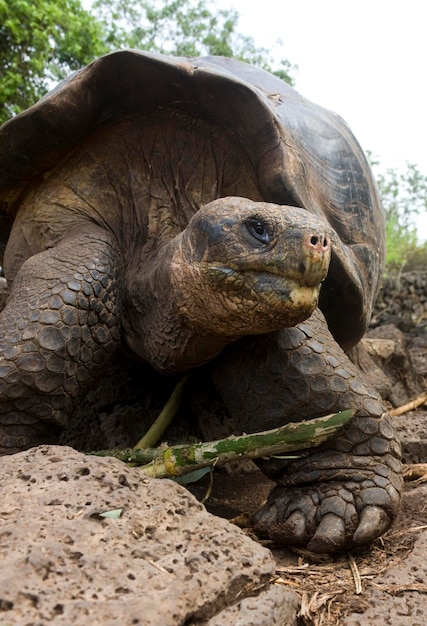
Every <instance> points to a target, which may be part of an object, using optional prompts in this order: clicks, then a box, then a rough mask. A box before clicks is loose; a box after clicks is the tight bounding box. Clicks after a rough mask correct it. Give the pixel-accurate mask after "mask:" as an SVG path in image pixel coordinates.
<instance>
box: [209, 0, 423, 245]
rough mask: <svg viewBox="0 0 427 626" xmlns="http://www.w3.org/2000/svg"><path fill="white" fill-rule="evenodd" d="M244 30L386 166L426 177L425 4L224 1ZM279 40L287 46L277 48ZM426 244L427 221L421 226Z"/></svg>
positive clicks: (408, 0) (405, 0)
mask: <svg viewBox="0 0 427 626" xmlns="http://www.w3.org/2000/svg"><path fill="white" fill-rule="evenodd" d="M217 6H218V7H220V8H227V9H229V8H231V7H234V8H236V9H237V11H238V13H239V14H240V19H239V23H238V31H239V32H240V33H242V34H244V35H250V36H251V37H253V38H254V40H255V43H256V45H257V46H262V47H265V48H267V49H274V53H275V54H276V56H277V57H278V58H286V59H288V60H289V61H290V62H291V63H293V64H296V65H298V72H297V73H296V85H295V86H296V89H297V90H298V91H299V92H300V93H301V94H302V95H303V96H305V97H306V98H309V99H310V100H312V101H313V102H316V103H318V104H321V105H322V106H325V107H327V108H329V109H332V110H334V111H336V112H337V113H339V114H340V115H341V116H342V117H343V118H344V119H345V120H346V122H347V123H348V124H349V126H350V128H351V129H352V130H353V132H354V134H355V136H356V137H357V139H358V140H359V142H360V143H361V145H362V147H363V148H364V149H365V150H370V151H371V152H372V153H373V154H374V155H376V156H378V158H379V161H380V163H381V164H382V165H383V166H384V167H390V166H391V167H395V166H396V167H399V168H402V169H404V168H405V163H406V162H410V163H416V164H417V165H418V166H419V168H420V170H421V172H422V173H423V174H427V67H426V66H427V3H426V2H424V0H353V1H352V2H350V1H349V0H347V1H346V0H258V1H255V0H218V4H217ZM278 40H279V41H280V42H281V45H277V42H278ZM418 235H419V238H420V240H424V239H427V215H425V216H423V218H421V219H420V220H419V221H418Z"/></svg>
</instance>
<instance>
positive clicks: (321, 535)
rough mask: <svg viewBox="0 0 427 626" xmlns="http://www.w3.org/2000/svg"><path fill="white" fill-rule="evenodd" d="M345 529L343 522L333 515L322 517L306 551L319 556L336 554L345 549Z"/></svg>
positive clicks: (328, 514)
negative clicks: (316, 553)
mask: <svg viewBox="0 0 427 626" xmlns="http://www.w3.org/2000/svg"><path fill="white" fill-rule="evenodd" d="M345 544H346V529H345V523H344V520H343V519H342V518H341V517H338V515H335V514H334V513H327V515H325V516H324V517H322V519H321V521H320V524H319V526H318V527H317V530H316V532H315V533H314V535H313V538H312V539H311V541H310V542H309V543H308V545H307V549H308V550H311V551H312V552H319V553H321V554H324V553H330V552H336V551H337V550H340V549H342V548H344V547H345Z"/></svg>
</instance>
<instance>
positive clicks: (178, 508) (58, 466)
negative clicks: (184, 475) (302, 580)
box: [0, 446, 296, 626]
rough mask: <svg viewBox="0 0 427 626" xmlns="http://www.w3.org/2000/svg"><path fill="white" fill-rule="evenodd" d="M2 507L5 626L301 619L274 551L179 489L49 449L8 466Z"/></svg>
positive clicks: (109, 462) (108, 462) (111, 463)
mask: <svg viewBox="0 0 427 626" xmlns="http://www.w3.org/2000/svg"><path fill="white" fill-rule="evenodd" d="M0 502H1V505H0V519H1V532H0V554H1V563H2V567H1V572H0V608H1V609H2V623H5V624H6V623H7V624H11V625H12V624H20V625H21V624H37V625H38V626H43V625H45V624H49V623H51V622H54V623H55V624H67V625H69V624H73V625H76V626H78V625H80V624H81V625H83V624H84V625H85V626H86V624H89V623H90V624H102V625H103V626H110V625H111V626H112V625H115V624H117V625H119V624H120V626H126V625H128V624H129V625H131V624H143V625H144V626H150V625H153V626H154V625H156V626H159V625H160V624H161V626H168V625H170V626H175V625H178V624H184V623H185V624H191V623H203V622H205V623H206V622H207V623H209V625H210V626H214V625H215V626H219V625H220V624H224V625H225V624H231V623H233V624H240V623H242V624H243V621H242V619H244V622H245V625H246V626H248V625H249V624H254V625H255V624H257V625H262V626H270V625H271V626H273V625H275V624H279V623H280V624H281V626H282V625H283V624H288V623H289V624H293V623H294V621H295V616H296V598H295V596H294V595H293V594H291V596H289V592H288V591H287V590H284V589H282V588H280V587H273V586H270V585H269V580H270V576H271V574H272V573H273V572H274V568H275V563H274V560H273V558H272V556H271V553H270V552H269V551H268V550H266V549H265V548H263V547H261V546H260V545H259V544H257V543H256V542H254V541H252V540H251V539H250V538H249V537H247V536H246V535H245V534H244V533H243V532H242V531H241V530H240V529H239V528H237V527H235V526H233V525H232V524H230V523H229V522H227V521H225V520H223V519H220V518H218V517H215V516H213V515H210V514H209V513H207V512H206V510H205V508H204V507H203V506H202V505H201V504H200V503H199V502H197V500H196V499H195V498H194V497H193V496H192V495H191V494H190V493H189V492H188V491H187V490H186V489H184V488H183V487H180V486H179V485H176V484H175V483H173V482H172V481H168V480H154V479H146V478H143V477H142V475H141V472H140V470H138V469H137V468H130V467H127V466H125V465H124V464H123V463H121V462H120V461H117V460H115V459H106V458H96V457H89V456H85V455H83V454H81V453H79V452H76V451H75V450H73V449H71V448H67V447H54V446H42V447H39V448H35V449H32V450H30V451H27V452H22V453H19V454H16V455H14V456H10V457H4V458H3V459H2V472H1V476H0ZM117 509H119V510H120V511H119V516H118V517H116V518H115V517H114V515H113V517H104V516H103V514H104V513H105V512H111V511H115V510H117ZM258 594H260V595H259V597H258V598H255V599H252V598H248V599H245V597H247V596H257V595H258ZM256 606H257V607H258V609H257V610H256ZM229 607H232V608H229ZM230 611H231V612H230ZM285 614H286V615H288V616H289V620H288V621H285V618H284V617H283V616H284V615H285ZM250 615H251V616H252V617H251V618H250V617H249V616H250ZM228 616H230V619H231V621H227V619H228ZM286 619H288V618H286ZM208 620H210V621H208ZM212 620H213V621H212Z"/></svg>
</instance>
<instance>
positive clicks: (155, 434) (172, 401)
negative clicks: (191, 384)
mask: <svg viewBox="0 0 427 626" xmlns="http://www.w3.org/2000/svg"><path fill="white" fill-rule="evenodd" d="M188 378H189V375H187V376H184V378H182V379H181V380H180V381H179V383H178V384H177V385H176V387H175V389H174V390H173V391H172V394H171V396H170V398H169V400H168V401H167V402H166V404H165V406H164V407H163V409H162V411H161V413H160V415H159V416H158V417H157V418H156V420H155V421H154V422H153V424H152V425H151V426H150V428H149V429H148V430H147V432H146V433H145V435H144V436H143V437H142V438H141V439H140V440H139V441H138V443H137V444H136V446H134V450H143V449H145V448H152V447H153V446H155V445H156V443H157V442H158V441H159V439H160V438H161V436H162V435H163V433H164V432H165V430H166V428H167V427H168V426H169V424H170V423H171V421H172V420H173V418H174V417H175V415H176V413H177V411H178V408H179V406H180V404H181V399H182V394H183V392H184V387H185V384H186V382H187V380H188Z"/></svg>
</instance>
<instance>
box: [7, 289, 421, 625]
mask: <svg viewBox="0 0 427 626" xmlns="http://www.w3.org/2000/svg"><path fill="white" fill-rule="evenodd" d="M408 284H409V289H411V285H412V287H413V283H410V282H409V283H408ZM408 293H410V292H408ZM383 295H384V296H385V294H383ZM387 298H388V300H387V302H388V303H389V304H386V306H385V307H384V306H382V307H380V309H379V312H378V311H377V312H376V316H374V320H375V319H377V320H378V318H379V317H382V319H381V320H380V321H381V324H380V323H377V324H375V325H376V326H377V327H376V328H373V329H371V331H370V332H369V334H368V336H367V338H366V339H365V340H364V341H363V343H362V345H361V346H359V348H358V349H357V350H356V351H354V353H353V355H352V358H353V359H354V360H355V361H356V362H357V363H358V364H359V366H360V367H361V368H362V370H364V371H365V374H366V375H368V376H369V377H370V378H371V379H372V382H373V383H374V384H375V385H376V386H377V387H378V388H379V389H381V393H382V394H383V396H384V398H385V399H386V401H387V402H388V403H389V406H390V408H391V409H393V408H396V407H397V406H400V405H402V404H405V403H406V402H407V401H408V400H410V399H412V398H414V397H418V396H421V395H422V394H423V393H425V392H426V391H427V387H426V381H427V332H426V330H425V319H426V318H425V317H424V312H423V311H425V304H423V307H424V308H420V307H419V306H418V300H419V295H418V294H417V298H418V299H414V302H415V306H416V307H418V308H417V309H416V310H417V313H416V315H418V317H417V319H414V313H413V311H414V309H413V307H412V308H410V309H408V315H406V316H402V317H401V318H399V319H400V321H401V322H402V321H403V323H402V324H400V326H401V327H400V328H399V327H398V326H397V325H396V320H395V319H393V318H392V317H391V316H392V315H393V316H395V313H394V312H393V311H391V309H390V307H391V304H390V303H392V302H394V298H393V297H391V298H389V296H387ZM384 301H385V299H384V298H383V303H384ZM402 301H405V302H406V301H408V298H405V297H403V298H402ZM424 303H425V300H424ZM387 307H389V309H388V310H389V311H391V313H390V316H389V317H387ZM420 315H421V317H419V316H420ZM390 322H393V323H390ZM399 323H400V322H399ZM103 393H105V394H107V395H108V391H107V390H104V391H103ZM394 419H395V421H396V425H397V427H398V429H399V432H400V433H401V439H402V444H403V451H404V461H405V463H407V464H421V463H427V408H426V406H425V405H424V406H422V405H421V406H419V407H418V409H417V410H413V411H410V412H405V413H403V414H402V415H400V416H396V417H395V418H394ZM110 426H111V428H115V427H116V424H115V423H112V424H110ZM87 436H88V438H89V439H90V433H88V434H87ZM97 436H98V433H96V432H95V433H94V437H97ZM132 436H133V437H135V438H136V437H137V436H139V433H136V432H135V433H132ZM65 443H66V442H65ZM88 446H89V447H90V441H88ZM270 488H271V484H270V483H269V481H268V480H267V479H266V478H265V477H264V476H263V475H262V474H261V473H260V472H259V471H254V468H252V471H251V468H249V470H248V468H247V467H246V471H244V472H242V471H239V472H235V471H233V472H228V471H226V470H221V471H217V472H215V474H214V480H213V484H212V485H210V484H209V480H208V479H207V478H205V479H204V480H203V481H200V482H199V483H196V484H195V485H193V486H191V491H192V492H193V494H194V496H196V497H193V495H191V494H190V493H189V491H188V490H186V489H185V488H183V487H181V486H179V485H176V484H174V483H171V482H170V481H159V480H151V479H150V480H149V479H145V478H141V474H140V471H139V470H138V469H137V468H132V467H127V466H125V465H124V464H122V463H121V462H119V461H117V460H114V459H100V458H95V457H89V456H86V455H84V454H82V453H80V452H76V451H75V450H73V449H71V448H69V447H61V448H60V447H49V446H43V447H41V448H38V449H35V450H31V451H28V452H24V453H20V454H18V455H15V456H13V457H8V458H4V459H2V472H1V476H0V520H1V523H0V554H1V563H2V567H1V568H0V623H1V624H4V625H5V626H8V625H14V626H15V625H19V626H30V625H31V626H36V625H37V626H47V625H49V624H58V625H60V624H64V625H65V624H66V625H68V624H75V625H77V626H80V625H82V626H83V625H86V624H94V625H95V624H100V625H101V624H102V626H110V625H111V626H113V625H116V624H117V625H118V624H120V626H122V625H123V626H127V625H128V624H129V625H131V624H141V625H143V626H150V625H151V624H153V625H161V626H168V625H170V626H176V625H178V624H182V625H185V626H196V625H205V626H228V625H233V626H243V625H244V626H251V625H253V626H255V625H258V626H276V625H277V626H290V625H292V626H317V625H318V626H320V625H330V626H335V625H343V626H357V625H360V626H361V625H362V624H363V626H365V625H368V626H369V625H372V626H373V625H375V626H385V625H391V626H424V624H425V615H427V473H426V474H425V475H424V477H422V478H421V479H420V480H418V481H414V480H412V481H407V482H406V486H405V493H404V499H403V506H402V509H401V512H400V515H399V518H398V519H397V521H396V523H395V525H394V526H393V528H392V529H390V531H389V532H388V533H387V534H386V535H385V536H384V537H382V538H381V539H380V540H378V541H376V542H375V543H374V544H373V545H372V546H370V547H369V548H365V549H363V550H357V551H352V552H351V553H343V554H340V555H337V556H334V557H319V556H316V555H314V554H312V553H308V552H307V551H304V550H291V549H286V548H283V547H280V546H276V545H273V544H272V543H271V542H260V541H259V540H258V539H257V538H256V537H254V536H253V534H252V531H251V529H250V527H249V525H248V523H247V520H248V516H249V515H250V514H251V513H252V512H253V511H254V510H256V509H257V508H258V506H259V505H260V503H261V502H262V501H263V498H264V497H265V496H266V494H267V493H268V491H269V489H270ZM207 493H209V497H208V499H207V501H206V508H205V507H204V506H202V505H201V504H200V503H199V501H200V500H202V499H203V498H204V497H206V495H207ZM196 498H197V499H196ZM206 509H207V510H206ZM227 520H231V522H232V523H230V522H229V521H227Z"/></svg>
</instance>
